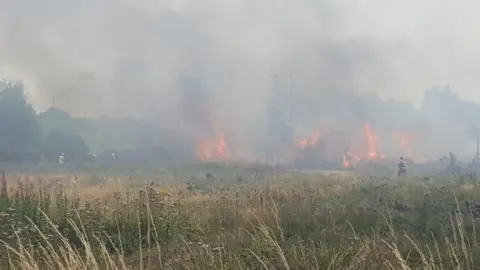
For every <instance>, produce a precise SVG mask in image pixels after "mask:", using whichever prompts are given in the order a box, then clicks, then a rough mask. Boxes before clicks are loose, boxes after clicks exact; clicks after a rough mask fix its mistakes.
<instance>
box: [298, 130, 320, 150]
mask: <svg viewBox="0 0 480 270" xmlns="http://www.w3.org/2000/svg"><path fill="white" fill-rule="evenodd" d="M319 140H320V132H318V131H317V132H315V133H313V134H311V135H310V136H309V137H308V138H306V139H303V140H299V141H298V142H297V143H296V146H297V148H299V149H305V148H307V147H312V146H315V145H316V144H317V143H318V141H319Z"/></svg>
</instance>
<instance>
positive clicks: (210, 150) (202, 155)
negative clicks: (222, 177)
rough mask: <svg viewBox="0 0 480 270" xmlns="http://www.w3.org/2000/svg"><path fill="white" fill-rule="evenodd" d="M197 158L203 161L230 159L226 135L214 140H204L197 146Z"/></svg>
mask: <svg viewBox="0 0 480 270" xmlns="http://www.w3.org/2000/svg"><path fill="white" fill-rule="evenodd" d="M196 153H197V158H198V159H199V160H202V161H214V160H215V161H218V160H226V159H228V158H229V157H230V153H229V151H228V146H227V143H226V141H225V135H223V134H220V135H218V136H217V137H216V138H215V139H214V140H202V141H200V142H199V143H198V144H197V151H196Z"/></svg>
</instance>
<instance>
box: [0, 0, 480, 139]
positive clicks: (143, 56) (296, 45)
mask: <svg viewBox="0 0 480 270" xmlns="http://www.w3.org/2000/svg"><path fill="white" fill-rule="evenodd" d="M0 3H1V6H2V9H1V10H0V74H1V75H4V76H7V77H14V78H18V79H21V80H23V81H24V82H25V84H26V87H27V92H28V93H29V95H30V100H31V101H32V102H33V103H34V105H35V107H36V108H37V109H39V110H44V109H45V108H47V107H48V106H49V105H50V104H51V98H52V96H53V95H54V96H55V99H56V103H57V104H58V105H59V106H60V107H61V108H64V109H66V110H67V111H69V112H70V113H72V114H74V115H85V116H96V115H111V116H125V115H127V116H128V115H133V116H146V117H150V118H155V119H156V120H155V121H157V123H158V125H159V126H172V127H177V128H179V127H181V126H182V125H183V121H184V120H185V119H184V118H183V117H180V116H182V115H183V116H185V110H184V108H183V106H182V104H183V103H182V98H183V97H182V96H183V92H182V91H183V89H182V87H181V85H182V84H181V82H182V79H183V78H189V77H193V78H199V79H200V81H201V84H202V87H203V88H204V89H205V92H206V95H207V96H208V99H209V104H210V105H209V107H211V108H213V109H211V110H210V111H209V114H213V115H214V116H212V115H209V116H208V117H209V118H215V119H217V118H218V119H219V120H218V121H220V122H221V123H217V124H215V125H216V128H219V127H218V126H221V128H224V129H228V130H229V132H232V133H237V134H238V133H239V132H241V131H242V130H245V128H248V129H255V125H257V124H258V123H257V122H258V121H259V119H260V118H261V117H262V116H263V113H264V112H263V111H264V101H265V98H266V97H267V96H268V91H269V89H270V88H271V87H272V83H273V80H274V78H273V75H276V74H281V75H283V76H285V77H288V76H292V78H293V88H294V91H295V97H296V98H295V100H296V102H297V103H298V104H299V106H298V107H300V108H301V110H299V111H298V112H296V113H298V116H297V117H301V118H302V119H301V120H300V121H299V122H302V123H305V126H306V127H305V129H311V128H312V126H313V127H314V126H316V125H323V124H327V125H329V126H334V125H336V123H338V122H341V123H343V124H339V126H338V127H339V128H340V127H342V126H345V125H346V124H361V123H362V122H363V121H364V119H363V118H367V116H362V114H365V113H364V112H363V111H362V112H361V113H359V110H361V108H359V107H360V106H359V105H358V104H357V103H356V101H355V98H354V96H353V95H352V93H354V92H355V93H368V92H373V93H376V94H378V95H379V96H380V97H382V98H392V97H393V98H396V99H399V100H406V101H410V102H413V103H415V104H416V105H419V104H420V103H421V100H422V98H423V95H424V91H425V90H427V89H429V88H431V87H432V86H435V85H440V86H443V85H446V84H448V85H450V87H452V90H453V91H455V92H458V93H459V94H460V96H461V97H463V98H466V99H472V100H475V101H480V94H478V91H476V87H477V85H478V82H477V78H478V74H477V71H478V70H479V68H480V67H479V66H478V65H480V64H478V63H480V53H479V52H478V47H479V45H480V40H479V39H480V35H479V33H478V31H480V30H477V28H478V27H476V26H477V25H478V22H479V19H478V16H477V14H476V13H475V12H476V10H477V8H476V7H480V4H477V3H476V2H473V1H461V2H458V1H457V2H454V1H434V0H425V1H413V0H405V1H393V0H371V1H353V0H350V1H347V0H345V1H333V0H330V1H327V0H325V1H312V0H309V1H307V0H305V1H286V0H205V1H195V0H164V1H154V0H121V1H115V0H83V1H66V0H45V1H33V0H0ZM319 108H321V109H319ZM370 110H373V109H370ZM328 112H331V114H332V115H330V114H329V115H326V114H327V113H328ZM319 114H322V115H319ZM380 114H382V115H383V114H384V113H380ZM333 116H334V117H333ZM187 118H188V116H187ZM334 118H335V119H334ZM379 118H380V117H379ZM210 121H214V120H212V119H210ZM215 121H216V120H215ZM380 122H381V121H380ZM231 123H235V124H234V125H232V124H231ZM245 136H249V135H245ZM455 138H458V137H455Z"/></svg>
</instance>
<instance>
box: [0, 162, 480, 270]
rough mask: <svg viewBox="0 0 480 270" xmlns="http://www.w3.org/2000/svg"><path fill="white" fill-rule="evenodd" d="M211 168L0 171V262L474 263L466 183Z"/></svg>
mask: <svg viewBox="0 0 480 270" xmlns="http://www.w3.org/2000/svg"><path fill="white" fill-rule="evenodd" d="M222 170H223V171H222V172H220V173H217V174H215V175H214V176H213V177H207V178H208V179H207V178H206V177H204V173H203V174H202V173H199V172H185V171H177V172H161V173H158V174H153V173H151V174H149V175H140V174H136V175H133V174H132V175H125V176H108V177H106V176H102V175H100V174H98V173H97V174H82V175H76V176H73V175H34V176H31V177H27V176H22V175H9V178H8V198H2V199H1V202H0V240H1V241H2V243H3V247H2V248H3V252H0V269H477V268H479V265H480V250H479V249H478V248H477V245H478V241H477V231H478V230H477V229H478V226H477V224H476V220H477V218H479V217H480V201H479V199H478V198H479V195H480V187H479V186H477V184H476V183H463V184H459V183H455V182H454V181H450V182H448V183H447V182H443V183H436V182H435V181H430V182H422V181H419V180H417V179H402V180H398V179H372V178H368V179H366V180H364V179H358V178H356V177H354V176H353V175H338V174H328V175H325V174H319V173H308V174H305V173H304V174H302V173H294V172H290V173H280V174H276V173H271V172H260V173H258V172H255V173H254V174H253V173H252V172H251V171H248V170H246V169H245V170H244V169H239V168H232V169H231V170H232V172H233V173H231V174H228V173H225V172H226V171H228V170H226V169H225V168H222ZM219 171H220V170H219Z"/></svg>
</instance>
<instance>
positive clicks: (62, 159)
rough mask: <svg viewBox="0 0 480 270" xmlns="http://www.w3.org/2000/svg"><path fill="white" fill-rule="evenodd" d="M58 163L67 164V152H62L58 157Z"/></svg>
mask: <svg viewBox="0 0 480 270" xmlns="http://www.w3.org/2000/svg"><path fill="white" fill-rule="evenodd" d="M58 164H59V165H63V164H65V154H64V153H62V154H60V156H59V157H58Z"/></svg>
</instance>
